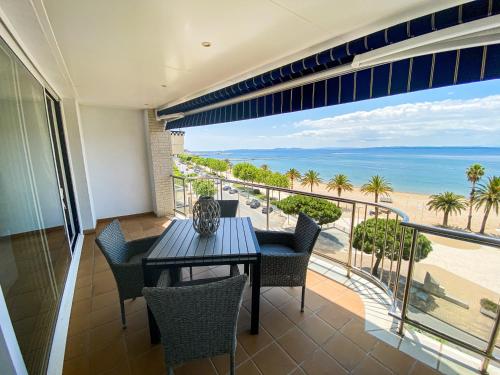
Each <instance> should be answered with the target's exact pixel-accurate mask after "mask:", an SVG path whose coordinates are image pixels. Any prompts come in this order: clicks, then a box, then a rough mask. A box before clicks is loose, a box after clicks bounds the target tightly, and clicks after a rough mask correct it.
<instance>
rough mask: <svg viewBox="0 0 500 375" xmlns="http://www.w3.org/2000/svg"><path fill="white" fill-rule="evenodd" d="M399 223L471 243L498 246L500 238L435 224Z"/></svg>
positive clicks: (499, 246) (499, 245)
mask: <svg viewBox="0 0 500 375" xmlns="http://www.w3.org/2000/svg"><path fill="white" fill-rule="evenodd" d="M401 225H403V226H405V227H409V228H413V229H416V230H417V231H419V232H422V233H427V234H434V235H437V236H441V237H446V238H451V239H454V240H462V241H467V242H473V243H476V244H478V245H486V246H492V247H498V248H500V239H499V238H495V237H491V236H485V235H482V234H476V233H469V232H464V231H460V230H456V229H449V228H442V227H435V226H431V225H425V224H417V223H412V222H404V223H401Z"/></svg>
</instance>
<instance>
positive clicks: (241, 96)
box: [157, 0, 500, 129]
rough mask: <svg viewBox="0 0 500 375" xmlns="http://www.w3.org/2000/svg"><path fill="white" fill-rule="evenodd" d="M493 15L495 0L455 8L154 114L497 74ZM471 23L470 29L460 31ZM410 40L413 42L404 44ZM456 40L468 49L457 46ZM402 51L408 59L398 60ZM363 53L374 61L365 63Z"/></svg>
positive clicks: (333, 100) (197, 113)
mask: <svg viewBox="0 0 500 375" xmlns="http://www.w3.org/2000/svg"><path fill="white" fill-rule="evenodd" d="M498 14H500V0H480V1H474V2H471V3H467V4H463V5H460V6H456V7H453V8H450V9H446V10H443V11H440V12H436V13H433V14H430V15H427V16H424V17H420V18H417V19H414V20H410V21H408V22H404V23H401V24H399V25H396V26H393V27H389V28H387V29H385V30H381V31H378V32H376V33H373V34H370V35H367V36H365V37H363V38H359V39H357V40H354V41H351V42H348V43H345V44H343V45H341V46H336V47H333V48H331V49H329V50H326V51H323V52H320V53H318V54H315V55H313V56H309V57H306V58H304V59H302V60H300V61H295V62H293V63H291V64H288V65H286V66H282V67H280V68H278V69H275V70H272V71H269V72H266V73H264V74H261V75H260V76H256V77H253V78H252V79H248V80H245V81H242V82H239V83H237V84H234V85H231V86H228V87H226V88H223V89H221V90H217V91H214V92H212V93H209V94H206V95H203V96H200V97H198V98H195V99H192V100H189V101H186V102H184V103H181V104H178V105H175V106H172V107H168V108H165V109H160V110H158V111H157V115H158V117H161V116H166V115H173V114H177V113H179V114H183V115H184V117H181V118H178V119H175V120H172V121H167V125H166V127H167V128H168V129H174V128H181V127H188V126H199V125H208V124H215V123H221V122H230V121H237V120H245V119H251V118H257V117H262V116H269V115H274V114H282V113H288V112H292V111H299V110H304V109H311V108H318V107H323V106H328V105H335V104H341V103H348V102H352V101H358V100H365V99H370V98H377V97H382V96H387V95H394V94H400V93H404V92H411V91H417V90H423V89H427V88H435V87H442V86H448V85H455V84H461V83H467V82H474V81H481V80H487V79H493V78H499V77H500V44H498V43H495V41H497V38H498V35H500V16H496V15H498ZM492 16H494V17H492ZM487 17H491V18H489V19H486V18H487ZM490 21H494V22H490ZM495 22H496V23H498V27H496V26H495V25H496V23H495ZM462 25H463V26H462ZM469 25H470V26H471V28H473V32H469V31H468V30H466V29H465V28H466V27H468V26H469ZM492 25H493V26H492ZM449 30H452V31H453V33H449V32H448V31H449ZM465 31H467V32H468V34H466V32H465ZM429 36H432V38H429ZM431 39H435V40H434V41H433V45H432V48H431V49H430V50H432V51H434V52H433V53H425V51H426V48H427V49H428V46H429V43H430V40H431ZM410 40H411V41H410ZM413 42H415V43H416V44H415V45H414V46H412V48H409V47H406V46H407V45H408V46H409V45H410V44H411V43H413ZM482 42H484V45H482ZM400 45H401V46H404V48H406V49H403V48H399V46H400ZM457 45H458V46H460V45H463V46H470V47H469V48H455V47H456V46H457ZM371 51H373V52H371ZM386 51H387V52H386ZM379 52H380V53H379ZM382 52H383V53H382ZM422 52H424V53H422ZM374 54H379V55H380V56H372V55H374ZM391 54H392V55H391ZM385 55H388V56H385ZM391 56H394V57H391ZM405 56H411V57H407V58H402V57H405ZM368 59H370V60H371V61H372V63H367V62H366V63H365V61H368ZM391 59H394V61H391ZM386 61H390V62H386ZM365 66H367V67H365ZM179 117H180V116H179Z"/></svg>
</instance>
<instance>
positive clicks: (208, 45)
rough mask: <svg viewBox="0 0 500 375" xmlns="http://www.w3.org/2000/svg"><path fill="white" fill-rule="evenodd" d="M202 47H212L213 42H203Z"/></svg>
mask: <svg viewBox="0 0 500 375" xmlns="http://www.w3.org/2000/svg"><path fill="white" fill-rule="evenodd" d="M201 45H202V46H203V47H210V46H211V45H212V43H211V42H201Z"/></svg>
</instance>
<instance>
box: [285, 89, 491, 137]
mask: <svg viewBox="0 0 500 375" xmlns="http://www.w3.org/2000/svg"><path fill="white" fill-rule="evenodd" d="M294 128H295V130H296V131H295V132H293V133H290V134H287V135H284V136H282V137H284V138H287V139H288V140H289V141H290V142H293V139H302V140H304V139H309V140H311V141H312V140H315V141H316V142H319V143H320V144H321V145H325V144H331V145H339V144H340V143H341V144H345V143H346V142H349V143H351V145H354V144H353V143H358V142H359V143H360V144H365V145H366V143H371V144H373V145H384V146H390V145H406V144H408V145H413V144H415V142H417V141H418V142H417V143H419V144H423V145H439V144H442V145H446V144H453V142H458V143H455V144H464V141H465V142H467V141H468V140H472V142H475V143H473V144H475V145H478V142H479V144H482V145H488V144H491V142H496V144H498V138H496V140H495V139H494V138H492V137H494V136H493V134H495V136H496V135H497V133H498V135H499V136H500V95H494V96H488V97H485V98H479V99H469V100H454V99H447V100H443V101H435V102H420V103H408V104H400V105H395V106H388V107H383V108H377V109H374V110H371V111H357V112H352V113H348V114H344V115H339V116H334V117H326V118H322V119H318V120H303V121H300V122H298V123H295V124H294ZM429 137H432V139H431V138H429ZM481 139H482V140H483V142H481ZM422 140H424V141H425V140H427V142H425V143H422ZM339 141H341V142H339ZM465 144H466V145H467V144H469V143H465Z"/></svg>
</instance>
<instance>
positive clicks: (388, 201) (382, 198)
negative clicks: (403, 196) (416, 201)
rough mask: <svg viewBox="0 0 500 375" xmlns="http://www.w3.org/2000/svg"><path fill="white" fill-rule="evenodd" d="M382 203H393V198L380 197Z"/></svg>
mask: <svg viewBox="0 0 500 375" xmlns="http://www.w3.org/2000/svg"><path fill="white" fill-rule="evenodd" d="M380 202H383V203H392V198H391V197H380Z"/></svg>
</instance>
